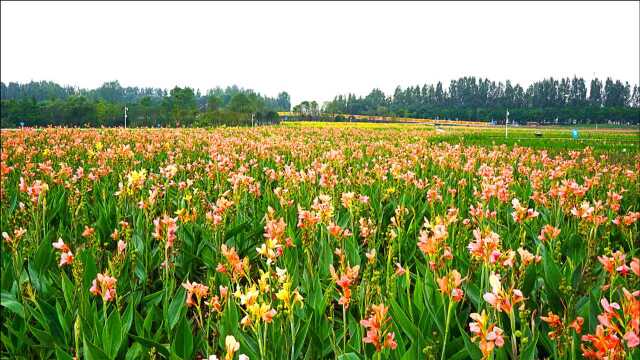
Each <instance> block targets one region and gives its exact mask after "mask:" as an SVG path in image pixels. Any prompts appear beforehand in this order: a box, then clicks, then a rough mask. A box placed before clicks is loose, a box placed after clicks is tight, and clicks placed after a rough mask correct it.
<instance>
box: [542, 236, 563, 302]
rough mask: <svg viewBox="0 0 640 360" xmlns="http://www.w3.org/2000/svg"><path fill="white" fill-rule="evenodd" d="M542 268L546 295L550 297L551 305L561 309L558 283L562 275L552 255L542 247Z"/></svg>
mask: <svg viewBox="0 0 640 360" xmlns="http://www.w3.org/2000/svg"><path fill="white" fill-rule="evenodd" d="M542 266H543V268H544V283H545V288H546V289H547V290H548V292H547V294H549V295H550V301H551V303H552V304H551V305H552V306H553V307H554V308H555V309H556V310H557V309H560V307H561V300H560V296H561V295H560V292H559V290H558V289H559V288H560V283H561V279H562V278H561V277H562V274H561V273H560V269H559V268H558V264H556V262H555V261H554V260H553V257H552V255H551V254H550V252H549V250H548V249H547V248H546V247H543V252H542Z"/></svg>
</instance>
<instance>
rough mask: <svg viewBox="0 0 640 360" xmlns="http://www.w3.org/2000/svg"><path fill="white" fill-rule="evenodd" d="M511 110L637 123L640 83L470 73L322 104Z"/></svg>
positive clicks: (438, 112)
mask: <svg viewBox="0 0 640 360" xmlns="http://www.w3.org/2000/svg"><path fill="white" fill-rule="evenodd" d="M587 89H588V90H587ZM307 103H308V102H307ZM301 105H302V104H301ZM294 108H295V109H300V108H302V109H303V110H304V109H308V106H307V107H305V106H300V105H297V107H294ZM507 109H508V110H509V113H510V119H513V120H515V121H518V122H528V121H534V122H541V123H555V122H556V119H558V122H559V123H566V122H576V123H603V122H607V121H614V122H621V123H633V124H638V123H639V122H640V87H639V86H638V85H634V86H633V88H632V87H631V85H630V84H629V83H628V82H625V83H622V82H621V81H620V80H616V81H614V80H612V79H611V78H607V79H606V80H605V81H604V82H603V81H601V80H599V79H598V78H594V79H593V80H591V82H590V84H589V85H588V86H587V83H586V82H585V80H584V79H583V78H577V77H574V78H573V79H571V78H563V79H559V80H558V79H554V78H548V79H544V80H542V81H537V82H534V83H533V84H531V85H529V86H528V87H527V88H526V89H525V88H523V87H522V86H520V84H515V85H514V84H512V83H511V81H509V80H507V81H506V82H505V83H502V82H495V81H490V80H489V79H482V78H476V77H473V76H470V77H462V78H460V79H457V80H452V81H451V82H450V84H449V86H448V87H445V86H444V85H443V84H442V82H438V83H437V84H435V85H434V84H425V85H423V86H422V87H421V86H419V85H418V86H415V87H412V86H409V87H407V88H404V89H403V88H401V87H399V86H398V87H397V88H396V90H395V92H394V93H393V95H390V96H388V95H385V93H384V92H382V91H381V90H380V89H373V90H372V91H371V92H370V93H369V94H368V95H367V96H364V97H357V96H356V95H354V94H348V95H338V96H336V97H335V98H334V99H333V100H332V101H329V102H327V103H325V104H324V106H323V109H322V112H323V113H325V114H358V115H376V116H397V117H414V118H433V119H435V118H440V119H445V118H446V119H459V120H482V121H492V120H493V121H496V122H500V121H504V116H505V112H506V110H507ZM308 112H309V111H308V110H307V113H308ZM302 113H303V114H304V112H302Z"/></svg>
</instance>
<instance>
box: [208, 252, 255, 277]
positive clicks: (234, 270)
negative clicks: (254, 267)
mask: <svg viewBox="0 0 640 360" xmlns="http://www.w3.org/2000/svg"><path fill="white" fill-rule="evenodd" d="M220 251H221V252H222V256H224V257H225V259H226V260H227V264H228V268H227V267H225V266H224V265H222V264H218V267H217V268H216V270H217V271H218V272H220V273H226V272H227V271H230V272H231V275H232V277H233V279H234V280H237V279H238V278H240V277H243V276H245V275H246V274H247V272H248V271H249V258H247V257H245V258H243V259H242V260H240V256H238V253H237V252H236V249H235V248H233V247H232V248H230V249H229V248H228V247H227V245H225V244H222V245H221V246H220Z"/></svg>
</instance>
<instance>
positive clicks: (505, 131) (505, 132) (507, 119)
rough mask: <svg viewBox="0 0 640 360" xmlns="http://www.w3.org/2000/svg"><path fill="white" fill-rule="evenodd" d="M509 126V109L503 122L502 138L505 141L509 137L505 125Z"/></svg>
mask: <svg viewBox="0 0 640 360" xmlns="http://www.w3.org/2000/svg"><path fill="white" fill-rule="evenodd" d="M508 124H509V109H507V118H506V119H505V120H504V138H505V139H506V138H507V136H509V130H508V128H507V125H508Z"/></svg>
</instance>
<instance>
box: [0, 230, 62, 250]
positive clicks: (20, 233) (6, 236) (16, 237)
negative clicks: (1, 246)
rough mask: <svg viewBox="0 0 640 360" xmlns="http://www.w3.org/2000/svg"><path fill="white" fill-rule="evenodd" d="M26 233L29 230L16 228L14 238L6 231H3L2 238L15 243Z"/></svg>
mask: <svg viewBox="0 0 640 360" xmlns="http://www.w3.org/2000/svg"><path fill="white" fill-rule="evenodd" d="M26 233H27V230H25V229H23V228H18V229H15V230H13V238H12V237H11V236H9V234H7V233H6V232H5V231H3V232H2V238H3V239H4V241H5V242H7V243H8V244H12V245H15V244H16V242H17V241H18V240H20V238H22V237H23V236H24V234H26ZM60 241H62V240H60ZM54 247H55V246H54Z"/></svg>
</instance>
